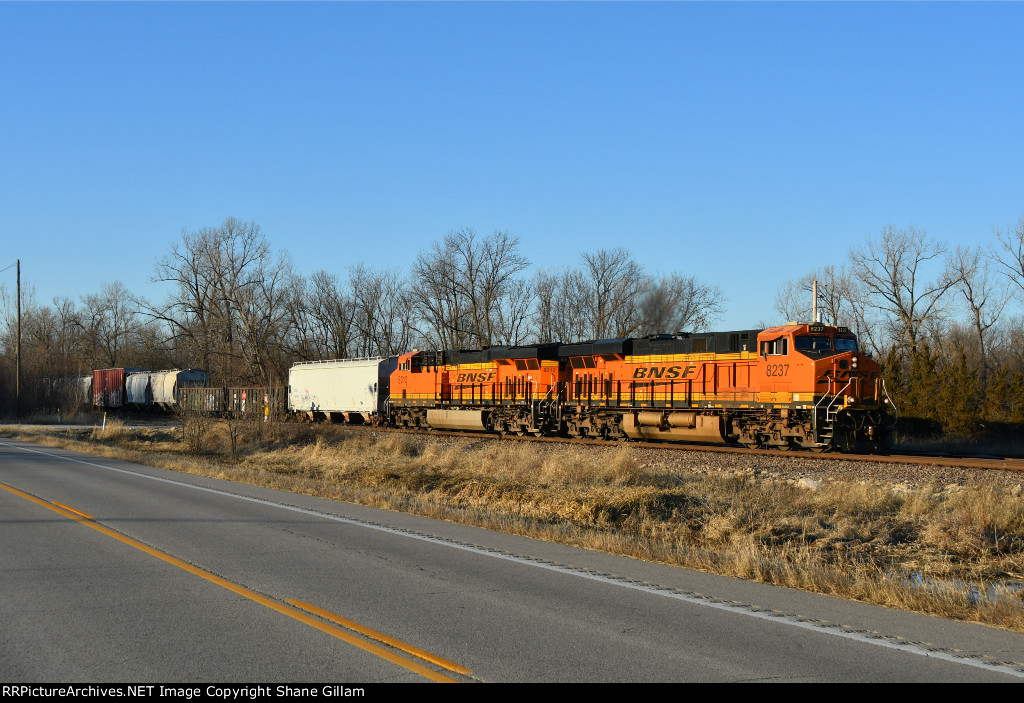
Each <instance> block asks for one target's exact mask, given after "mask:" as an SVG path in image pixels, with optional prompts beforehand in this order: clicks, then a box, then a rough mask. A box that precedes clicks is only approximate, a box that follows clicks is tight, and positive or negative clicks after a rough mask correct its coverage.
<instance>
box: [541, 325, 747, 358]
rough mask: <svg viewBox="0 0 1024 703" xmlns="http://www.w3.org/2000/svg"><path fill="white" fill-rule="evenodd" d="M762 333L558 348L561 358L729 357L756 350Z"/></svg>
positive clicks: (604, 341)
mask: <svg viewBox="0 0 1024 703" xmlns="http://www.w3.org/2000/svg"><path fill="white" fill-rule="evenodd" d="M760 331H761V330H738V331H735V332H699V333H692V334H691V333H685V332H684V333H682V334H680V335H678V336H676V335H670V334H656V335H651V336H649V337H639V338H623V339H601V340H597V341H591V342H580V343H579V344H565V345H562V346H561V347H559V350H558V353H559V354H560V355H561V356H598V355H600V354H622V355H626V356H629V355H631V356H655V355H661V354H699V353H704V352H713V353H716V354H728V353H731V352H740V351H751V352H753V351H757V335H758V333H759V332H760Z"/></svg>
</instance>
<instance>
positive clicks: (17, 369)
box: [14, 259, 21, 418]
mask: <svg viewBox="0 0 1024 703" xmlns="http://www.w3.org/2000/svg"><path fill="white" fill-rule="evenodd" d="M14 414H15V416H16V417H19V418H20V417H21V259H18V345H17V352H16V354H15V357H14Z"/></svg>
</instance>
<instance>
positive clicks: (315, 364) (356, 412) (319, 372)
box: [288, 357, 397, 424]
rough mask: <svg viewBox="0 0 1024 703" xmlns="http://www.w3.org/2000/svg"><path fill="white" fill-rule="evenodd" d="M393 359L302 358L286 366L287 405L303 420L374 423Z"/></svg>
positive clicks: (383, 399)
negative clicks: (319, 359) (301, 360)
mask: <svg viewBox="0 0 1024 703" xmlns="http://www.w3.org/2000/svg"><path fill="white" fill-rule="evenodd" d="M396 365H397V360H396V359H394V358H392V359H385V358H382V357H372V358H364V359H334V360H330V361H305V362H300V363H297V364H294V365H293V366H292V367H291V368H290V369H289V370H288V407H289V409H290V410H291V411H292V412H293V413H296V414H297V415H299V416H300V417H302V418H304V419H307V420H322V419H331V420H334V421H342V422H348V423H351V424H363V423H367V422H369V423H376V422H378V421H379V419H380V418H381V414H380V408H381V407H382V406H383V405H384V403H385V401H386V400H387V398H388V390H389V387H390V386H389V379H390V376H391V373H392V372H393V371H394V370H395V367H396Z"/></svg>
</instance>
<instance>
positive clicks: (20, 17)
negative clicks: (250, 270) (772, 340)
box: [0, 2, 1024, 329]
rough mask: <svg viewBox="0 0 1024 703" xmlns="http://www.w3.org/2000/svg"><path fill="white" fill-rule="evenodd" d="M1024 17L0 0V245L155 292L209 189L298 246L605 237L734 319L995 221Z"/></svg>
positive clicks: (61, 288) (31, 280)
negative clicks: (848, 271)
mask: <svg viewBox="0 0 1024 703" xmlns="http://www.w3.org/2000/svg"><path fill="white" fill-rule="evenodd" d="M1022 27H1024V4H1022V3H906V4H903V3H803V2H800V3H611V2H609V3H586V2H572V3H461V2H458V3H412V4H407V3H398V2H395V3H326V2H325V3H269V2H268V3H245V2H237V3H235V2H232V3H206V2H195V3H192V2H189V3H138V4H135V3H10V2H2V3H0V242H2V248H3V254H2V255H0V268H3V267H4V266H6V265H7V264H9V263H13V262H14V260H15V259H17V258H20V259H21V260H22V276H23V283H25V284H28V285H31V286H34V288H35V292H36V300H37V302H39V303H44V304H46V303H49V302H50V301H51V299H52V298H53V297H54V296H70V297H72V298H74V299H76V300H77V299H78V298H79V296H82V295H87V294H90V293H95V292H98V291H99V289H100V286H101V285H102V284H103V283H104V282H110V281H114V280H120V281H122V282H123V283H124V284H125V285H126V286H127V287H128V288H129V289H130V290H131V291H133V292H135V293H138V294H140V295H146V296H149V297H151V298H158V299H159V298H162V297H163V295H164V293H163V289H161V288H159V287H158V286H157V285H155V284H152V283H150V282H149V277H150V275H151V274H152V272H153V267H154V262H155V261H156V259H158V258H159V257H160V256H162V255H163V254H164V253H166V252H167V251H168V250H169V246H170V243H171V242H172V241H175V240H178V239H180V235H181V231H182V229H189V230H196V229H199V228H201V227H204V226H213V225H218V224H220V223H221V222H222V221H223V220H224V219H225V218H226V217H228V216H233V217H236V218H239V219H243V220H252V221H255V222H257V223H258V224H259V225H260V226H261V227H262V229H263V232H264V234H265V235H266V237H267V238H268V240H269V241H270V243H271V244H272V245H273V246H274V247H275V248H278V249H285V250H287V251H288V252H289V253H290V254H291V256H292V259H293V261H294V263H295V266H296V268H297V269H298V270H299V272H301V273H304V274H306V275H308V274H311V273H313V271H315V270H317V269H320V268H324V269H327V270H328V271H331V272H333V273H336V274H339V275H344V273H345V271H346V268H347V267H348V266H349V265H351V264H354V263H357V262H360V261H361V262H363V263H365V264H367V265H370V266H375V267H395V268H399V269H401V270H402V271H408V269H409V266H410V264H411V262H412V261H413V260H414V259H415V257H416V254H417V253H418V252H419V251H420V250H421V249H423V248H424V247H425V246H426V245H427V244H428V243H429V242H431V241H432V240H434V239H438V238H441V237H443V236H444V234H445V233H446V232H447V231H448V230H451V229H456V228H460V227H464V226H469V227H475V228H476V229H477V230H478V231H479V232H480V233H481V234H486V233H488V232H491V231H493V230H495V229H501V230H506V231H509V232H511V233H512V234H514V235H516V236H518V237H520V239H521V241H522V252H523V253H524V254H525V255H526V256H527V257H528V258H529V259H530V260H531V261H532V262H533V263H534V265H535V266H536V267H544V268H547V267H552V268H562V267H565V266H568V265H575V264H577V263H578V262H579V255H580V253H581V252H583V251H596V250H597V249H601V248H612V247H617V246H624V247H626V248H628V249H629V250H630V251H632V252H633V254H634V255H635V257H636V258H637V259H638V260H639V261H640V262H641V263H642V264H643V265H644V266H645V267H646V269H647V270H648V271H650V272H652V273H656V272H665V273H667V272H670V271H679V272H682V273H685V274H693V275H697V276H698V277H699V278H700V279H701V280H703V281H705V282H707V283H710V284H713V285H716V286H718V287H719V288H720V289H721V290H722V292H723V293H724V294H725V296H726V298H727V311H726V314H725V315H724V316H723V317H722V318H721V320H720V322H719V324H717V325H716V327H718V328H720V329H728V328H732V329H736V328H747V327H752V326H755V325H756V324H757V323H758V322H762V321H771V320H774V319H775V318H776V315H775V313H774V312H773V310H772V304H773V302H774V297H775V291H776V289H777V288H778V287H779V286H780V285H781V284H782V283H784V282H785V281H787V280H790V279H795V278H799V277H800V276H802V275H804V274H806V273H808V272H809V271H810V270H811V269H813V268H816V267H819V266H822V265H826V264H841V263H843V261H844V260H845V258H846V253H847V251H848V250H849V248H850V246H851V245H855V244H858V243H860V242H862V241H864V239H865V238H867V237H870V236H874V235H877V234H878V232H879V231H880V230H881V229H882V228H883V227H884V226H886V225H887V224H890V223H891V224H893V225H894V226H896V227H906V226H907V225H910V224H913V225H915V226H916V227H918V228H919V229H923V230H925V231H927V232H928V234H929V235H931V236H932V237H934V238H935V239H939V240H942V241H945V242H948V243H949V244H950V245H951V246H954V247H955V246H956V245H958V244H971V243H975V242H987V241H991V240H992V239H993V236H992V227H993V226H998V227H1006V226H1008V225H1011V224H1013V223H1015V222H1016V221H1017V219H1018V218H1019V217H1020V216H1021V214H1022V213H1024V169H1022V164H1024V90H1022V85H1024V49H1022V48H1021V41H1020V30H1021V28H1022ZM7 259H9V260H10V261H7ZM0 280H2V282H4V283H6V284H7V287H8V290H10V289H11V288H12V287H13V283H14V275H13V269H11V270H8V271H5V272H3V273H2V274H0Z"/></svg>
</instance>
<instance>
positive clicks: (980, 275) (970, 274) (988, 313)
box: [947, 247, 1009, 379]
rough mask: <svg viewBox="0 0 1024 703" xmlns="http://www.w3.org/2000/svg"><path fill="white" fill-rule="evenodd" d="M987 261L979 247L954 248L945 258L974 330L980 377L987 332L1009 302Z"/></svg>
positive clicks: (985, 369)
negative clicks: (997, 283) (947, 257)
mask: <svg viewBox="0 0 1024 703" xmlns="http://www.w3.org/2000/svg"><path fill="white" fill-rule="evenodd" d="M989 261H990V259H988V258H987V257H986V256H985V255H984V254H983V253H982V250H981V248H980V247H974V248H965V247H957V250H956V251H955V252H954V253H953V256H952V257H951V259H950V261H949V266H950V270H949V272H948V274H947V275H948V276H949V277H951V278H953V279H954V280H955V281H956V290H957V291H958V292H959V293H960V296H961V297H962V298H963V299H964V302H965V303H966V304H967V310H968V314H969V315H970V322H971V326H972V327H973V329H974V334H975V336H976V341H977V343H978V350H979V352H980V354H981V369H982V378H983V379H984V378H986V377H987V374H988V370H989V365H988V355H987V353H986V347H987V342H988V337H989V331H990V330H991V329H992V327H993V326H995V324H996V323H997V322H998V321H999V317H1000V316H1001V315H1002V313H1003V309H1004V308H1005V307H1006V304H1007V302H1009V295H1008V293H1007V291H1006V290H1005V289H1003V290H999V289H997V288H996V285H995V281H994V280H993V277H992V274H991V271H990V269H989Z"/></svg>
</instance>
